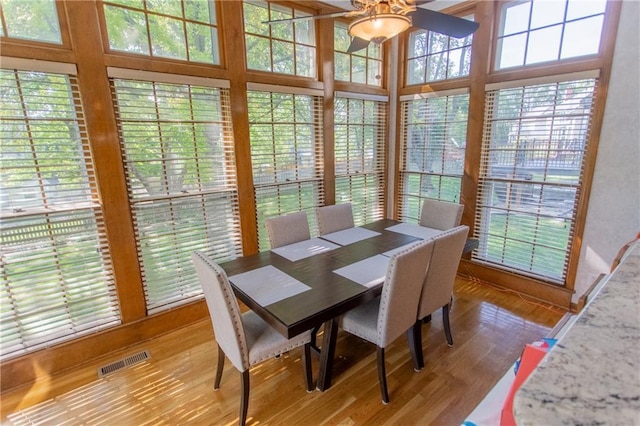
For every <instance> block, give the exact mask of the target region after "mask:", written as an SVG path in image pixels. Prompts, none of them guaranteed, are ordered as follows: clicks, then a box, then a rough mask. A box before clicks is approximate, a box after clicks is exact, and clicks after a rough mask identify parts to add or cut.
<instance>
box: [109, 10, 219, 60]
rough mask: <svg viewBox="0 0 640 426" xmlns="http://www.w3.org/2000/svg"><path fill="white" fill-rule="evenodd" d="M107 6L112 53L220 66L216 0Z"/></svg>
mask: <svg viewBox="0 0 640 426" xmlns="http://www.w3.org/2000/svg"><path fill="white" fill-rule="evenodd" d="M103 4H104V16H105V21H106V25H107V35H108V39H109V48H110V49H111V50H116V51H120V52H128V53H136V54H140V55H149V56H157V57H162V58H171V59H180V60H184V61H190V62H203V63H207V64H216V65H217V64H219V63H220V57H219V53H218V52H219V47H218V28H217V21H216V8H215V4H214V2H213V0H192V1H170V0H161V1H153V0H110V1H105V2H104V3H103Z"/></svg>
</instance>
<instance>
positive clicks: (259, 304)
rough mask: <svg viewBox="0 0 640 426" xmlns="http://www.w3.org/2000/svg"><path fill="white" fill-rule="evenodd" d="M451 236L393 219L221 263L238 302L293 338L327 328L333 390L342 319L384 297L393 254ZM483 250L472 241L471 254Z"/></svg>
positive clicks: (324, 375)
mask: <svg viewBox="0 0 640 426" xmlns="http://www.w3.org/2000/svg"><path fill="white" fill-rule="evenodd" d="M442 232H444V231H440V230H435V229H431V228H424V227H420V226H418V225H416V224H409V223H403V222H399V221H396V220H392V219H381V220H377V221H374V222H372V223H369V224H366V225H363V226H359V227H354V228H348V229H346V230H342V231H338V232H335V233H332V234H327V235H323V236H321V237H315V238H311V239H309V240H305V241H301V242H299V243H294V244H291V245H289V246H283V247H279V248H276V249H272V250H269V251H264V252H259V253H256V254H252V255H248V256H242V257H238V258H236V259H233V260H230V261H227V262H224V263H221V264H220V266H221V267H222V268H223V269H224V270H225V272H226V273H227V276H228V277H229V282H230V283H231V286H232V288H233V291H234V292H235V294H236V296H237V297H238V299H240V300H241V301H242V302H243V303H244V304H245V305H246V306H247V307H248V308H249V309H251V310H253V311H254V312H255V313H256V314H258V315H259V316H260V317H261V318H262V319H263V320H264V321H266V322H267V323H268V324H270V325H271V326H272V327H273V328H275V329H276V330H277V331H278V332H279V333H281V334H282V335H283V336H284V337H286V338H292V337H294V336H297V335H299V334H301V333H303V332H305V331H307V330H312V329H316V330H317V329H318V328H320V327H321V326H324V328H323V330H324V331H323V334H322V344H321V347H320V348H317V350H318V351H319V367H318V379H317V383H316V387H317V389H318V390H320V391H325V390H327V389H329V388H330V387H331V381H332V368H333V359H334V356H335V349H336V341H337V334H338V326H339V318H340V316H341V315H342V314H344V313H345V312H347V311H349V310H350V309H353V308H355V307H356V306H359V305H361V304H363V303H366V302H367V301H369V300H372V299H374V298H375V297H377V296H378V295H380V293H381V291H382V283H383V281H384V277H385V273H386V266H387V265H388V260H389V258H390V256H391V255H392V254H393V253H394V252H395V251H397V250H401V248H402V247H404V246H408V245H411V244H414V243H416V242H418V241H420V240H423V239H425V238H431V237H432V236H435V235H437V234H438V233H442ZM477 246H478V241H477V240H476V239H473V238H470V239H468V240H467V242H466V245H465V250H464V252H465V253H467V252H470V251H472V250H473V249H474V248H476V247H477Z"/></svg>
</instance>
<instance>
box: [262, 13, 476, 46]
mask: <svg viewBox="0 0 640 426" xmlns="http://www.w3.org/2000/svg"><path fill="white" fill-rule="evenodd" d="M431 1H433V0H351V4H352V6H353V7H354V8H355V10H348V11H344V12H334V13H327V14H322V15H311V16H300V17H295V18H289V19H278V20H273V21H267V22H265V23H266V24H275V23H282V22H292V21H301V20H306V19H322V18H338V17H346V18H356V19H355V20H354V21H353V22H352V23H351V24H349V34H350V35H351V36H352V37H353V40H352V41H351V44H350V45H349V48H348V49H347V52H348V53H352V52H356V51H358V50H361V49H364V48H366V47H367V46H369V43H370V42H374V43H382V42H383V41H385V40H388V39H390V38H392V37H394V36H396V35H398V34H400V33H401V32H403V31H405V30H407V29H408V28H409V27H411V26H413V27H416V28H422V29H424V30H428V31H434V32H437V33H441V34H444V35H448V36H451V37H455V38H461V37H466V36H468V35H469V34H471V33H473V32H474V31H475V30H477V29H478V26H479V24H478V23H477V22H473V21H469V20H467V19H462V18H458V17H457V16H452V15H447V14H445V13H441V12H436V11H434V10H429V9H422V8H419V7H417V6H419V5H421V4H424V3H429V2H431Z"/></svg>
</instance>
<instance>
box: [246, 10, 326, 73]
mask: <svg viewBox="0 0 640 426" xmlns="http://www.w3.org/2000/svg"><path fill="white" fill-rule="evenodd" d="M302 16H310V15H309V14H308V13H303V12H301V11H299V10H296V9H292V8H290V7H285V6H281V5H276V4H273V3H267V2H264V1H260V0H251V1H245V2H244V31H245V43H246V50H247V68H249V69H251V70H257V71H270V72H276V73H281V74H291V75H298V76H302V77H312V78H315V77H316V76H317V72H316V33H315V26H314V22H313V20H312V19H303V20H300V21H294V22H279V23H274V24H271V25H269V24H265V22H266V21H271V20H278V19H288V18H292V17H302Z"/></svg>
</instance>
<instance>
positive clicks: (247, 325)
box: [191, 251, 313, 425]
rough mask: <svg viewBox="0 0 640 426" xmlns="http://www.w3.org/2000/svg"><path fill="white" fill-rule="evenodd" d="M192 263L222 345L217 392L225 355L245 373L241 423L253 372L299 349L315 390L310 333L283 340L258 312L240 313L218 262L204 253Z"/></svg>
mask: <svg viewBox="0 0 640 426" xmlns="http://www.w3.org/2000/svg"><path fill="white" fill-rule="evenodd" d="M191 259H192V261H193V264H194V266H195V269H196V273H197V275H198V279H199V280H200V285H201V286H202V291H203V292H204V296H205V299H206V302H207V308H208V309H209V315H210V316H211V322H212V323H213V330H214V333H215V339H216V342H217V344H218V366H217V369H216V379H215V383H214V389H219V388H220V381H221V379H222V370H223V368H224V359H225V355H226V357H227V358H229V360H230V361H231V363H232V364H233V365H234V366H235V367H236V368H237V369H238V371H240V372H241V373H242V382H241V383H242V386H241V389H242V399H241V400H240V417H239V419H238V423H239V424H240V425H244V424H245V422H246V420H247V411H248V408H249V369H250V368H251V367H253V366H254V365H256V364H258V363H261V362H263V361H266V360H268V359H272V358H274V357H275V356H277V355H280V354H282V353H285V352H288V351H290V350H292V349H295V348H297V347H299V346H302V347H303V350H302V366H303V371H304V378H305V382H306V385H307V391H308V392H311V391H312V390H313V383H312V382H313V379H312V377H311V356H310V355H311V354H310V341H311V333H310V332H309V331H307V332H305V333H302V334H300V335H298V336H296V337H293V338H291V339H287V338H285V337H283V336H282V335H281V334H280V333H278V332H277V331H276V330H275V329H274V328H272V327H271V326H270V325H269V324H267V323H266V322H264V321H263V320H262V318H260V317H259V316H258V315H257V314H256V313H255V312H253V311H247V312H245V313H244V314H241V313H240V308H239V306H238V301H237V299H236V296H235V295H234V293H233V290H232V289H231V285H230V284H229V280H228V278H227V274H226V273H225V271H224V270H223V269H222V268H221V267H220V266H219V265H218V264H216V263H215V262H214V261H212V260H211V259H209V258H208V257H207V256H205V255H204V254H203V253H201V252H198V251H196V252H194V253H193V254H192V255H191Z"/></svg>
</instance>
